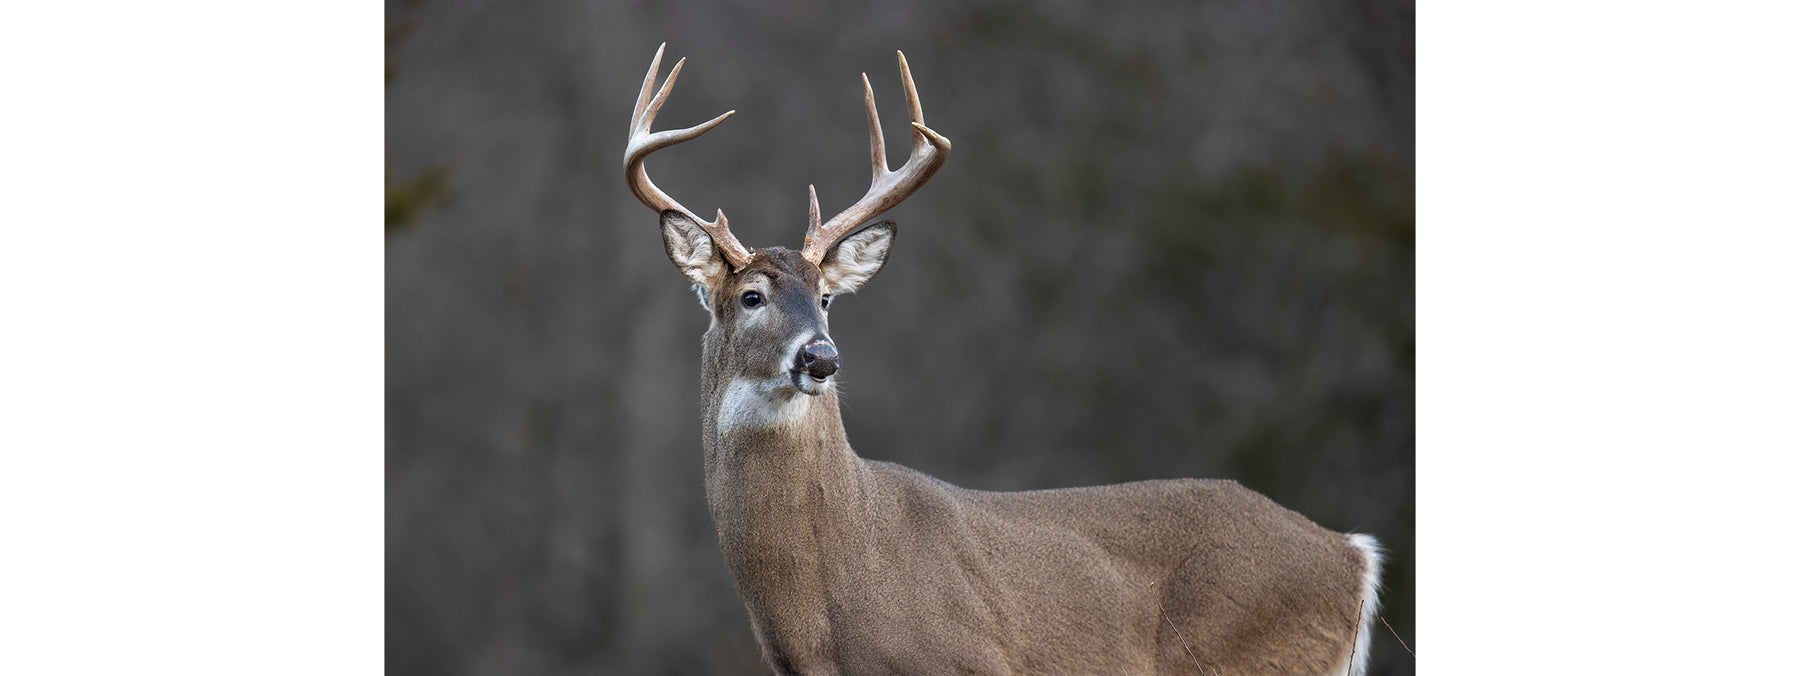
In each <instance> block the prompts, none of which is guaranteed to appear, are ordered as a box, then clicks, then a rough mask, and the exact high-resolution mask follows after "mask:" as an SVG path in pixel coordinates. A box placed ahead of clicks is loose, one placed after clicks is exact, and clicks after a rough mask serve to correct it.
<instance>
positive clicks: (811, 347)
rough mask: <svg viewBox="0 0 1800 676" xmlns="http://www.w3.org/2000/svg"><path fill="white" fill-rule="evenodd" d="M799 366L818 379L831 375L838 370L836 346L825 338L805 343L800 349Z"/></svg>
mask: <svg viewBox="0 0 1800 676" xmlns="http://www.w3.org/2000/svg"><path fill="white" fill-rule="evenodd" d="M800 368H801V369H802V370H804V371H806V375H809V376H812V377H814V378H818V379H819V380H824V379H826V378H829V377H831V374H833V373H837V370H838V351H837V347H836V346H834V345H832V344H831V342H830V341H825V340H820V341H814V342H811V343H807V344H806V347H804V348H801V349H800Z"/></svg>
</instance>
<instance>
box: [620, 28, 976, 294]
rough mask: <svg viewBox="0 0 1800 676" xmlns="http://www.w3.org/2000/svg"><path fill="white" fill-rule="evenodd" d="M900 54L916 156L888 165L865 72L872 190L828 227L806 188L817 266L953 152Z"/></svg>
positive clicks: (808, 250)
mask: <svg viewBox="0 0 1800 676" xmlns="http://www.w3.org/2000/svg"><path fill="white" fill-rule="evenodd" d="M896 53H898V54H900V78H901V80H903V81H904V82H905V83H906V107H907V111H908V112H909V113H910V114H911V116H912V128H913V132H912V140H913V147H912V155H911V156H910V157H908V158H907V159H906V164H904V165H901V166H900V170H899V171H889V170H888V167H887V149H886V148H885V147H884V146H883V144H882V141H881V118H880V117H878V116H877V115H876V114H875V89H874V88H872V87H870V86H869V74H868V73H864V74H863V104H864V106H865V107H866V108H868V110H869V163H870V164H871V165H873V167H872V168H873V170H874V173H875V177H874V178H873V179H871V180H870V181H869V192H868V193H866V194H864V195H863V198H862V199H860V200H857V201H856V203H855V204H852V205H850V208H849V209H845V210H844V211H843V213H840V214H838V215H836V216H832V217H831V221H830V222H828V223H826V224H824V225H823V226H820V225H819V196H818V194H817V193H816V192H815V191H814V190H813V188H812V186H807V187H806V192H807V196H808V198H809V199H810V200H811V208H810V211H809V213H808V215H807V221H808V223H807V226H806V245H805V246H803V247H802V248H801V250H800V255H801V256H804V257H805V258H806V260H808V261H812V264H813V265H819V264H820V263H822V262H824V260H825V251H826V250H827V249H830V248H831V245H833V244H836V243H837V241H838V240H839V239H842V238H843V237H844V235H848V234H850V231H851V230H853V229H855V228H856V226H858V225H862V223H863V221H866V220H869V219H870V218H874V217H875V216H876V215H879V214H880V213H881V212H883V211H887V210H888V209H892V208H894V206H895V205H897V204H899V203H900V202H901V201H902V200H905V199H906V198H907V197H908V196H910V195H912V194H913V192H914V191H916V190H918V189H919V186H922V185H925V181H927V180H930V178H931V175H932V174H935V173H937V170H938V167H941V166H944V160H945V159H947V158H949V157H950V139H947V138H944V137H943V136H941V135H939V134H938V133H937V132H935V131H932V130H931V128H930V127H926V126H925V111H924V110H923V109H921V108H920V107H919V92H918V90H917V89H915V88H914V87H913V79H912V70H911V69H909V68H907V67H906V54H903V53H899V52H896ZM670 79H674V78H673V77H671V78H670ZM646 86H648V85H646ZM646 91H648V90H646ZM709 124H710V123H709Z"/></svg>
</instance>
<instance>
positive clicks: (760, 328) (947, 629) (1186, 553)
mask: <svg viewBox="0 0 1800 676" xmlns="http://www.w3.org/2000/svg"><path fill="white" fill-rule="evenodd" d="M661 58H662V50H661V49H658V50H657V59H656V61H653V62H652V63H651V68H650V73H649V74H648V75H647V76H646V77H645V79H644V87H643V90H642V93H641V94H640V95H639V97H638V105H637V110H636V111H634V114H633V115H632V130H631V143H630V146H629V149H628V150H627V152H626V157H625V165H626V174H627V181H628V183H629V184H630V186H631V188H632V191H633V193H634V194H636V195H637V196H638V197H639V199H641V200H643V201H644V203H645V204H646V205H648V206H650V207H651V208H652V209H654V210H656V211H657V212H658V213H660V214H661V218H662V230H663V243H664V248H665V252H666V253H667V254H668V256H669V259H670V260H671V261H673V262H674V263H675V266H676V267H677V268H678V269H680V270H681V272H682V273H683V274H684V275H686V276H687V277H688V278H689V279H690V280H692V281H693V282H694V284H695V287H696V289H697V291H698V292H699V293H700V297H701V301H702V304H703V305H704V306H705V307H706V309H707V311H708V312H709V313H710V314H711V316H712V324H711V326H710V327H709V328H708V329H707V331H706V335H705V337H704V339H703V341H702V350H701V359H700V363H701V375H700V381H701V392H702V404H701V408H702V413H701V438H702V442H703V445H704V446H705V451H706V460H705V466H706V495H707V501H708V503H709V505H710V507H711V510H712V516H713V523H714V526H715V527H716V528H717V529H718V535H719V546H720V549H721V550H722V551H723V552H724V554H725V559H726V562H727V563H728V564H729V565H730V567H731V572H732V575H733V577H734V579H735V580H736V583H737V588H738V592H739V594H740V595H741V596H742V597H743V601H744V606H745V607H746V608H747V609H748V610H749V613H750V621H751V626H752V629H753V630H754V631H755V634H756V638H757V641H758V642H759V643H760V644H761V646H762V649H763V656H764V659H765V661H766V663H767V665H768V667H769V669H770V670H771V671H773V672H775V673H780V674H791V673H798V674H853V673H854V674H860V673H921V674H937V673H1012V674H1052V673H1054V674H1117V673H1132V674H1148V673H1183V674H1192V673H1204V674H1226V675H1229V676H1243V675H1245V674H1345V673H1349V674H1361V673H1362V672H1363V670H1364V665H1365V664H1366V663H1367V659H1368V652H1369V651H1368V646H1369V630H1370V621H1371V618H1373V617H1374V616H1375V612H1376V588H1377V586H1378V584H1379V580H1380V571H1381V554H1380V550H1379V547H1378V546H1377V544H1376V543H1375V539H1374V538H1372V537H1370V536H1367V535H1344V534H1341V533H1335V532H1332V531H1329V530H1326V529H1324V528H1321V527H1319V526H1318V525H1316V524H1314V523H1313V522H1311V521H1309V520H1307V519H1306V518H1305V517H1303V516H1301V515H1299V514H1297V513H1295V512H1293V511H1290V510H1288V509H1285V508H1283V507H1282V506H1280V505H1277V504H1275V503H1274V502H1272V501H1270V500H1269V499H1268V498H1266V497H1263V496H1262V495H1260V494H1258V493H1256V492H1254V491H1251V490H1248V489H1246V488H1244V487H1242V486H1239V485H1238V484H1237V483H1235V482H1232V481H1219V480H1198V479H1181V480H1166V481H1144V482H1137V483H1129V484H1120V485H1115V486H1099V487H1091V488H1066V489H1056V490H1043V491H1027V492H1019V493H994V492H987V491H976V490H969V489H965V488H958V487H956V486H952V485H950V484H947V483H944V482H942V481H939V480H937V479H933V478H931V477H929V476H926V475H924V474H921V473H919V472H916V471H913V470H911V469H907V468H905V467H902V466H900V465H895V464H892V463H886V462H873V461H868V460H864V459H862V458H860V457H857V455H856V453H855V452H854V451H852V450H851V448H850V444H849V442H848V440H846V439H845V437H844V426H843V421H842V419H841V418H840V417H839V414H838V398H837V391H836V388H835V381H834V377H835V374H836V373H837V370H838V367H839V355H838V352H837V346H836V345H835V344H834V343H833V342H832V340H831V335H830V332H829V327H828V324H827V318H828V313H829V307H830V304H831V299H832V297H833V296H834V295H837V294H843V293H848V292H851V291H855V290H856V289H857V288H858V287H860V286H862V285H863V284H865V283H867V282H868V281H869V280H870V279H871V278H873V277H874V276H875V274H876V273H878V272H880V270H881V268H882V266H883V265H885V264H886V262H887V256H888V252H889V250H890V248H891V247H892V244H893V241H894V234H895V232H896V226H895V225H894V224H893V223H892V222H889V221H883V222H881V223H876V224H873V225H869V226H867V227H862V228H860V229H859V228H858V226H861V225H862V223H863V222H864V221H866V220H868V219H869V218H872V217H874V216H877V215H879V214H880V213H881V212H883V211H886V210H887V209H889V208H891V207H893V206H894V205H895V204H898V203H899V202H900V201H901V200H903V199H905V198H906V197H907V196H908V195H910V194H912V193H913V192H914V191H916V190H918V188H919V187H920V186H921V185H922V184H924V183H925V181H926V180H928V179H929V178H930V177H931V175H932V174H933V173H934V172H936V170H937V168H938V167H939V166H941V165H942V164H943V161H944V159H945V158H946V157H947V156H948V155H949V152H950V141H949V140H948V139H945V138H944V137H943V136H941V135H939V134H938V133H936V132H934V131H932V130H931V129H930V128H928V127H926V126H925V120H924V112H923V110H922V109H921V107H920V105H919V99H918V94H917V92H916V91H915V89H914V86H913V82H912V76H911V73H910V72H909V70H908V69H907V66H906V59H905V57H904V56H902V57H900V69H901V74H902V77H903V80H904V83H905V88H906V94H907V103H908V107H909V110H910V113H911V118H912V132H913V149H912V153H911V157H910V158H909V159H908V160H907V162H906V164H905V165H904V166H903V167H902V168H901V169H900V170H899V171H888V169H887V163H886V159H885V156H884V155H885V153H884V151H883V148H882V143H881V129H880V123H879V121H877V119H876V114H875V107H874V95H873V93H872V92H871V93H869V94H868V95H867V105H868V109H869V126H870V149H871V154H872V155H873V161H872V164H873V168H874V173H875V177H874V179H873V181H872V182H871V183H872V184H871V186H870V188H869V192H868V194H867V195H865V196H864V197H863V198H862V199H861V200H858V201H857V202H856V204H855V205H853V206H852V207H850V208H849V209H847V210H845V211H844V212H843V213H842V214H840V215H838V216H837V217H834V218H832V219H831V220H830V221H829V222H828V223H824V224H821V223H820V219H819V215H818V214H819V209H818V199H817V197H816V195H814V196H811V209H810V212H811V215H810V218H809V219H808V220H809V223H808V227H807V239H806V245H805V247H804V249H803V251H801V252H794V251H789V250H787V249H784V248H781V247H769V248H764V249H758V250H755V251H751V250H748V249H746V248H745V247H744V246H743V245H742V244H739V243H738V241H737V239H736V238H735V237H734V236H732V235H731V233H730V229H729V227H728V226H727V224H726V221H725V218H724V213H723V212H721V213H720V214H719V217H718V218H717V220H716V221H715V222H705V221H701V220H700V219H699V218H697V217H696V216H694V215H693V213H692V212H689V211H688V210H687V209H685V208H683V207H681V206H680V205H679V204H678V203H676V202H675V201H674V200H673V199H670V198H669V197H668V196H667V195H666V194H664V193H663V192H662V191H661V190H658V189H657V188H656V187H655V185H654V184H652V183H650V180H649V177H648V175H647V174H646V173H645V172H644V168H643V161H644V158H645V156H647V155H648V154H650V153H651V152H654V151H655V150H657V149H660V148H664V147H667V146H669V145H673V144H675V143H680V142H682V141H685V140H688V139H691V138H694V137H697V136H699V135H700V134H702V133H704V132H705V131H706V130H708V129H711V128H712V127H713V126H714V125H717V124H718V123H719V122H720V121H722V120H723V119H724V118H725V117H726V115H730V113H727V114H726V115H721V116H719V117H718V118H715V119H713V120H712V121H710V122H707V123H705V124H702V125H699V126H696V127H691V128H688V129H684V130H679V131H666V132H657V133H651V132H650V123H651V122H652V120H653V119H654V118H655V115H656V111H657V109H658V108H660V107H661V105H662V103H663V101H664V100H665V99H666V98H667V97H668V94H669V90H670V88H671V86H672V85H673V83H674V79H675V72H671V73H670V76H669V83H668V84H665V85H664V86H663V88H662V90H661V91H659V92H657V93H656V95H655V96H654V98H652V97H651V91H652V88H653V85H654V84H655V80H656V75H657V69H658V68H657V67H658V65H659V64H660V62H661ZM680 67H681V66H680V64H677V65H676V67H675V71H676V72H678V71H679V70H680ZM864 85H865V88H866V87H867V77H866V76H865V78H864ZM810 192H811V191H810V189H809V193H810Z"/></svg>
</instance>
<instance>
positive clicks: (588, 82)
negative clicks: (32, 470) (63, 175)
mask: <svg viewBox="0 0 1800 676" xmlns="http://www.w3.org/2000/svg"><path fill="white" fill-rule="evenodd" d="M386 7H387V63H386V73H385V79H386V111H387V112H386V115H387V119H386V146H387V167H386V183H387V196H388V198H387V218H386V221H387V243H386V249H387V251H386V274H387V278H386V279H387V287H386V294H387V295H386V306H387V325H386V355H387V367H386V385H387V403H386V407H387V410H386V421H387V422H386V446H387V451H386V453H387V457H386V468H387V469H386V472H387V476H386V491H387V510H386V532H387V546H386V564H385V565H386V603H385V606H386V616H387V622H386V625H387V640H386V646H387V647H386V655H387V657H386V660H387V669H388V671H389V673H395V674H594V673H602V674H614V673H617V674H624V673H634V674H636V673H682V674H689V673H718V674H747V673H758V672H759V671H760V669H761V667H760V665H759V663H758V656H757V651H756V646H755V644H754V641H753V640H752V638H751V634H750V628H749V623H748V621H747V619H746V616H745V613H744V610H743V607H742V606H741V605H740V604H739V602H738V599H737V596H736V594H735V592H734V590H733V589H732V585H731V581H730V578H729V576H728V574H727V571H726V569H725V565H724V562H723V559H722V558H721V557H720V555H719V553H718V550H717V542H716V539H715V536H714V534H713V529H712V524H711V522H710V520H709V517H708V513H707V510H706V504H705V500H704V496H703V487H702V484H701V465H700V462H701V451H700V437H699V412H698V398H699V392H698V381H699V348H700V334H701V332H702V331H703V330H704V329H705V326H706V316H705V314H704V313H703V312H702V310H701V309H700V308H699V306H698V305H697V304H696V303H695V300H694V297H693V295H692V294H691V293H690V292H689V290H688V287H687V283H686V281H685V280H684V279H683V278H682V277H681V276H680V275H679V274H678V273H677V272H676V271H675V269H674V267H673V266H672V265H670V264H669V262H668V259H667V258H666V257H665V256H664V254H663V248H662V243H661V239H660V236H659V234H658V228H657V218H656V216H655V214H653V213H651V212H650V210H649V209H646V208H645V207H644V206H642V205H641V204H639V203H638V202H637V201H636V200H635V199H633V198H632V196H631V194H630V193H629V192H628V191H626V189H625V186H624V179H623V177H622V172H621V169H620V161H621V160H620V158H621V155H622V154H623V152H624V144H625V138H626V124H627V120H628V119H629V117H630V114H631V106H632V101H633V99H634V98H635V95H636V92H637V87H638V85H639V83H640V82H641V80H642V78H643V76H644V71H645V69H646V67H647V66H648V65H649V62H650V58H651V56H652V55H653V54H654V53H655V51H656V47H657V45H658V44H659V43H662V42H664V41H667V42H668V45H669V46H668V56H667V57H666V60H665V62H664V63H665V66H664V67H665V72H666V69H667V67H668V65H670V64H672V63H673V60H674V59H675V58H678V57H682V56H686V57H688V63H687V66H686V68H685V70H684V71H683V74H682V76H681V80H680V84H679V86H678V87H676V89H675V92H674V95H673V97H672V98H671V100H670V101H669V103H668V105H667V106H666V107H665V108H664V109H663V112H662V114H661V115H660V116H659V118H658V121H657V128H659V129H669V128H676V127H682V126H688V125H692V124H697V123H699V122H701V121H704V120H706V119H709V118H711V117H712V116H714V115H717V114H719V113H721V112H724V111H726V110H731V109H736V110H737V111H738V114H737V115H735V116H733V117H732V118H731V119H730V120H729V121H727V122H725V123H724V124H723V125H721V126H720V127H719V128H717V129H715V130H713V131H712V132H710V133H708V134H707V135H706V136H705V137H703V138H701V139H700V140H697V141H694V142H691V143H688V144H684V145H681V146H679V147H677V148H674V149H671V150H666V151H663V152H662V153H659V154H658V155H657V156H656V157H655V158H653V160H652V161H651V162H650V170H651V175H652V176H653V177H654V178H655V180H656V181H657V183H658V185H660V186H662V187H664V188H665V189H667V190H668V191H669V192H670V193H671V194H673V195H675V196H676V197H677V199H679V200H681V201H682V202H683V203H684V204H686V205H688V206H689V207H690V208H692V209H694V210H695V211H697V212H699V213H702V214H708V215H709V214H711V212H712V211H713V210H714V209H716V208H723V209H724V210H725V212H726V213H727V214H728V215H729V216H730V217H731V225H732V229H733V231H734V232H736V233H737V234H738V237H739V238H740V239H742V240H743V241H744V242H745V243H746V244H748V245H750V246H768V245H773V244H781V245H785V246H788V247H792V248H798V246H799V244H800V239H801V236H802V234H803V230H804V227H805V218H806V217H805V214H806V186H807V184H809V183H813V184H817V186H818V191H819V199H820V203H821V207H822V209H823V210H824V211H825V212H826V213H827V214H828V215H829V214H831V213H836V211H838V210H840V209H842V208H844V207H845V206H847V205H848V204H849V203H850V202H852V201H854V200H855V199H856V198H857V197H859V196H861V195H862V193H863V190H864V189H865V188H866V187H867V182H868V162H867V140H866V138H867V137H866V131H865V129H866V128H865V121H864V117H863V112H862V93H861V89H862V85H861V81H860V79H859V77H858V75H859V74H860V73H864V72H866V73H868V75H869V78H870V81H871V82H872V83H873V84H874V86H875V95H876V100H877V102H878V103H879V104H880V105H881V109H882V113H883V121H884V123H885V128H886V129H887V131H888V145H889V151H890V153H891V155H892V157H893V163H894V164H895V165H898V164H899V163H900V162H901V161H903V160H904V153H905V149H906V147H907V141H906V136H905V134H906V126H905V121H904V120H905V117H904V115H905V113H904V110H903V104H904V98H903V97H902V95H901V91H900V86H899V74H898V70H897V68H896V65H895V59H894V52H895V50H904V51H905V52H906V56H907V59H908V60H909V61H910V63H911V65H912V69H913V74H914V77H915V79H916V81H917V82H918V87H919V93H920V97H921V99H922V101H923V104H924V108H925V113H926V120H927V121H928V122H929V123H930V124H931V126H932V127H933V128H934V129H936V130H938V131H940V132H942V133H943V134H944V135H946V136H948V137H949V138H950V139H951V140H953V141H954V142H955V150H954V152H953V153H952V154H951V156H950V159H949V162H948V163H947V164H946V165H945V166H944V168H943V170H942V171H940V172H939V173H938V174H937V176H936V177H935V178H934V179H933V180H932V181H931V182H930V183H929V184H928V185H926V186H925V187H924V189H922V190H921V191H920V192H919V193H918V194H917V195H915V196H914V197H913V198H912V199H910V200H909V201H907V202H906V203H905V204H903V205H901V206H900V207H899V208H897V209H895V210H893V211H891V212H889V214H888V217H889V218H892V219H894V220H895V221H897V222H898V223H899V224H900V231H901V232H900V236H899V240H898V243H897V244H896V246H895V250H894V254H893V257H892V259H891V260H890V262H889V264H888V266H887V268H886V270H885V271H884V272H883V273H882V274H881V276H880V277H878V278H877V279H876V280H875V281H874V282H872V283H871V284H870V285H869V286H868V287H867V288H865V289H864V290H863V292H862V293H860V294H858V295H857V296H855V297H852V298H845V299H842V302H840V303H837V304H835V305H833V307H832V315H833V316H832V320H833V321H832V332H833V336H834V338H835V339H836V342H837V344H838V347H839V349H840V350H842V351H843V354H844V360H845V367H844V372H843V376H842V377H843V389H844V400H845V404H846V410H845V412H844V418H845V422H846V424H847V426H848V428H849V435H850V439H851V441H852V443H853V444H854V445H855V447H856V450H857V452H858V453H859V454H861V455H862V456H864V457H867V458H874V459H882V460H892V461H896V462H900V463H902V464H905V465H908V466H911V467H914V468H917V469H919V470H922V471H925V472H928V473H930V474H933V475H935V476H938V477H940V478H942V479H944V480H946V481H950V482H952V483H955V484H958V485H962V486H967V487H972V488H981V489H991V490H1010V489H1026V488H1048V487H1057V486H1074V485H1086V484H1099V483H1113V482H1121V481H1130V480H1138V479H1152V478H1169V477H1225V478H1234V479H1237V480H1238V481H1241V482H1243V483H1244V484H1246V485H1248V486H1249V487H1251V488H1253V489H1256V490H1258V491H1261V492H1263V493H1265V494H1267V495H1269V496H1270V497H1272V498H1274V499H1275V500H1276V501H1278V502H1280V503H1282V504H1283V505H1286V506H1288V507H1290V508H1293V509H1295V510H1298V511H1299V512H1301V513H1303V514H1305V515H1307V516H1309V517H1311V518H1312V519H1313V520H1315V521H1317V522H1319V523H1320V524H1321V525H1324V526H1326V527H1328V528H1333V529H1337V530H1356V531H1360V532H1367V533H1372V534H1374V535H1376V536H1377V537H1379V538H1380V539H1381V540H1382V542H1383V543H1384V544H1385V545H1386V546H1387V547H1388V548H1389V550H1390V562H1389V564H1388V568H1387V574H1386V576H1385V580H1384V593H1383V604H1384V608H1383V610H1382V615H1383V617H1385V618H1386V620H1387V622H1388V623H1389V624H1391V625H1392V626H1393V629H1394V630H1396V631H1397V633H1398V635H1399V636H1401V637H1403V638H1405V640H1406V641H1408V642H1409V643H1411V642H1412V640H1413V635H1414V634H1413V631H1414V617H1413V605H1414V604H1413V588H1414V583H1413V580H1414V567H1413V561H1414V544H1415V543H1414V537H1413V522H1414V511H1413V495H1414V490H1413V487H1414V462H1413V450H1414V436H1413V429H1414V427H1413V416H1414V384H1413V383H1414V381H1413V353H1414V346H1413V335H1414V331H1413V326H1414V323H1413V297H1414V294H1413V289H1414V281H1413V280H1414V277H1413V270H1414V264H1413V256H1414V242H1413V182H1414V174H1415V166H1414V160H1413V129H1414V117H1413V100H1414V98H1413V97H1414V95H1413V90H1414V82H1413V73H1414V61H1413V59H1414V55H1413V45H1414V38H1413V31H1414V29H1413V13H1414V10H1413V6H1412V3H1411V2H1410V1H1409V0H1399V1H1394V2H1389V1H1387V0H1371V1H1366V2H1282V1H1276V2H1268V1H1244V2H1208V3H1196V2H1182V1H1175V0H1166V1H1160V2H1093V1H1088V2H1073V1H1047V0H1035V1H1032V2H1003V1H995V0H955V1H948V0H937V1H933V2H887V3H827V2H798V1H797V2H766V1H761V0H759V1H755V2H751V1H747V0H738V1H735V2H693V1H689V0H654V1H644V2H600V1H589V2H517V1H514V2H498V1H492V0H417V1H412V2H392V1H390V2H388V3H387V6H386ZM1376 629H1377V631H1376V636H1375V640H1374V642H1373V648H1372V650H1373V652H1374V663H1373V665H1374V670H1373V673H1377V674H1410V673H1413V669H1414V665H1413V658H1412V657H1411V656H1409V655H1408V654H1407V653H1406V651H1405V650H1403V649H1402V648H1401V647H1400V644H1399V643H1398V642H1397V641H1396V640H1395V637H1394V635H1393V634H1391V633H1389V631H1388V629H1387V628H1386V627H1384V626H1381V624H1380V623H1377V625H1376ZM1414 647H1415V649H1416V646H1414Z"/></svg>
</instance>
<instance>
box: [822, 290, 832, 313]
mask: <svg viewBox="0 0 1800 676" xmlns="http://www.w3.org/2000/svg"><path fill="white" fill-rule="evenodd" d="M828 307H831V294H829V293H828V294H825V295H823V296H820V297H819V309H821V310H823V309H825V308H828Z"/></svg>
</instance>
